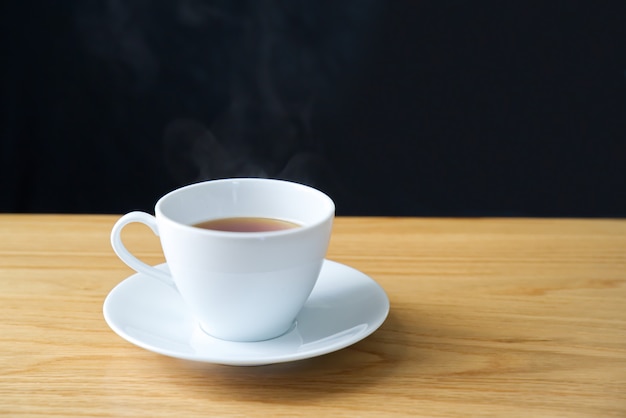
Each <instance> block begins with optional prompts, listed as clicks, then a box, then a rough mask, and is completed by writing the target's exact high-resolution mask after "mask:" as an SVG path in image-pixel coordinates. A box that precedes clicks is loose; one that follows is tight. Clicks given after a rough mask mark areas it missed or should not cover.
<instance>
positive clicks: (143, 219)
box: [111, 211, 176, 289]
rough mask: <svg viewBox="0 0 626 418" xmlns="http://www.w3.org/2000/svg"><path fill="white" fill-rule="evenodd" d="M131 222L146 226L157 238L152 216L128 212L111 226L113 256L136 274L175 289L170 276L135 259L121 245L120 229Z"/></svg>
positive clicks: (157, 231)
mask: <svg viewBox="0 0 626 418" xmlns="http://www.w3.org/2000/svg"><path fill="white" fill-rule="evenodd" d="M133 222H138V223H142V224H144V225H146V226H148V227H149V228H150V229H151V230H152V232H154V234H155V235H156V236H159V228H158V227H157V222H156V218H155V217H154V216H152V215H150V214H148V213H145V212H139V211H135V212H129V213H127V214H126V215H124V216H122V217H121V218H120V219H118V221H117V222H116V223H115V225H113V229H112V230H111V246H112V247H113V251H115V254H117V256H118V257H119V258H120V260H122V261H123V262H124V263H126V265H128V267H130V268H132V269H133V270H135V271H136V272H138V273H143V274H146V275H148V276H151V277H154V278H155V279H159V280H160V281H162V282H163V283H165V284H166V285H168V286H170V287H172V288H174V289H176V285H175V284H174V280H172V276H170V275H169V274H168V273H166V272H164V271H162V270H159V269H157V268H154V267H152V266H150V265H148V264H146V263H144V262H143V261H141V260H139V259H138V258H137V257H135V256H134V255H132V254H131V253H130V251H128V250H127V249H126V247H125V246H124V244H123V243H122V237H121V233H122V229H123V228H124V227H125V226H126V225H128V224H129V223H133Z"/></svg>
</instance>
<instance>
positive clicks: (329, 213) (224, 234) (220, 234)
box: [154, 177, 335, 238]
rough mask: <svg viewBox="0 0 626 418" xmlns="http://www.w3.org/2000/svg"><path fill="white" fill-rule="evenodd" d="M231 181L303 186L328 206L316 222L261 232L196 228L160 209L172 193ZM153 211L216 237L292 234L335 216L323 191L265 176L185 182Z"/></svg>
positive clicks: (165, 197)
mask: <svg viewBox="0 0 626 418" xmlns="http://www.w3.org/2000/svg"><path fill="white" fill-rule="evenodd" d="M232 182H245V183H254V182H263V183H265V182H273V183H283V184H288V185H290V186H294V187H299V188H303V189H306V190H308V191H309V192H313V193H316V194H318V195H319V196H320V197H321V198H323V199H324V200H325V201H326V205H327V206H328V209H327V213H326V214H324V215H323V216H320V219H319V220H317V221H316V222H312V223H308V224H306V225H301V227H299V228H292V229H283V230H279V231H261V232H235V231H217V230H212V229H203V228H197V227H194V226H193V225H189V224H186V223H182V222H179V221H177V220H174V219H172V218H171V217H170V216H168V215H166V214H165V213H164V212H163V211H162V210H161V206H162V205H163V203H164V202H165V201H166V200H167V199H170V198H172V197H173V196H174V195H177V194H179V193H184V192H185V191H187V190H189V189H193V188H197V187H201V186H203V185H205V184H207V183H212V184H215V183H232ZM154 211H155V215H156V217H157V219H158V218H161V219H162V220H165V221H167V222H169V223H171V224H173V225H176V226H177V227H180V228H183V229H186V230H189V231H191V230H193V231H194V232H196V233H198V234H204V235H211V236H216V237H228V238H259V237H274V236H282V235H292V234H296V233H301V232H303V231H308V230H311V229H313V228H316V227H318V226H319V225H322V224H324V223H326V222H328V220H329V219H332V218H334V216H335V202H334V201H333V199H332V198H331V197H330V196H328V195H327V194H326V193H324V192H323V191H321V190H319V189H316V188H315V187H312V186H308V185H306V184H302V183H297V182H294V181H290V180H283V179H275V178H265V177H229V178H222V179H212V180H201V181H198V182H195V183H190V184H187V185H185V186H182V187H179V188H176V189H174V190H171V191H170V192H168V193H166V194H165V195H163V196H161V197H160V198H159V199H158V200H157V202H156V204H155V207H154Z"/></svg>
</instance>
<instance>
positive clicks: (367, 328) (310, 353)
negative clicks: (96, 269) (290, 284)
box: [102, 259, 391, 366]
mask: <svg viewBox="0 0 626 418" xmlns="http://www.w3.org/2000/svg"><path fill="white" fill-rule="evenodd" d="M324 264H325V265H326V264H329V265H334V267H335V268H341V269H348V270H351V271H352V273H356V274H358V278H359V280H362V281H364V282H365V281H366V282H368V283H369V284H370V285H373V289H375V290H372V292H374V291H375V292H376V293H377V298H379V299H380V300H379V303H377V309H376V311H377V312H376V313H372V314H371V318H370V319H371V320H368V321H367V322H366V323H362V324H360V325H363V326H364V329H363V330H362V331H361V332H358V333H356V334H353V335H349V336H348V337H345V338H342V339H339V340H338V341H335V342H334V343H331V344H328V345H322V346H321V347H318V348H317V349H311V350H305V351H302V352H297V351H296V352H294V351H289V352H286V353H280V354H275V355H270V356H252V355H251V356H249V357H233V358H230V359H229V358H228V356H224V355H223V354H222V355H211V354H207V353H206V352H203V353H200V354H199V353H194V354H189V353H183V352H180V351H176V350H173V349H167V348H163V347H159V346H158V345H154V344H150V343H147V342H145V341H142V340H141V339H139V338H137V337H136V336H134V335H131V334H129V333H127V332H125V331H124V330H123V329H122V328H121V327H120V326H119V324H118V323H117V322H118V321H116V320H115V319H113V318H112V315H113V313H112V312H111V308H110V304H111V300H112V298H114V297H116V296H117V295H118V294H119V293H120V292H123V291H124V290H123V287H125V286H127V285H129V283H130V282H131V281H135V280H138V279H140V278H148V279H149V276H147V275H146V274H144V273H134V274H132V275H130V276H128V277H126V278H125V279H123V280H122V281H120V282H119V283H117V284H116V285H115V286H114V287H113V289H111V291H110V292H109V293H108V294H107V296H106V298H105V300H104V303H103V307H102V309H103V315H104V319H105V322H106V323H107V325H108V326H109V327H110V328H111V329H112V330H113V332H115V333H116V334H117V335H118V336H119V337H121V338H122V339H124V340H126V341H127V342H129V343H131V344H133V345H135V346H138V347H140V348H143V349H145V350H147V351H150V352H153V353H157V354H161V355H164V356H167V357H172V358H177V359H181V360H188V361H196V362H202V363H212V364H222V365H230V366H261V365H268V364H278V363H286V362H292V361H299V360H304V359H308V358H313V357H318V356H322V355H325V354H329V353H332V352H335V351H339V350H342V349H344V348H346V347H349V346H351V345H353V344H355V343H357V342H359V341H362V340H363V339H365V338H367V337H368V336H370V335H371V334H373V333H374V332H375V331H376V330H377V329H378V328H380V327H381V326H382V324H383V323H384V322H385V320H386V319H387V317H388V315H389V311H390V307H391V306H390V301H389V297H388V295H387V293H386V292H385V290H384V289H383V288H382V286H380V284H379V283H378V282H376V281H375V280H374V279H373V278H371V277H370V276H369V275H367V274H365V273H363V272H361V271H360V270H357V269H355V268H354V267H351V266H348V265H346V264H343V263H339V262H337V261H333V260H329V259H324ZM154 267H155V268H159V269H166V268H167V263H161V264H158V265H155V266H154ZM322 271H323V270H322ZM320 274H321V273H320ZM316 287H317V285H316ZM169 291H172V292H175V290H174V289H171V288H170V289H169ZM314 291H315V288H314V289H313V292H314ZM313 292H312V294H313ZM307 303H308V302H307ZM305 306H306V304H305ZM186 313H188V312H186ZM299 318H300V314H299V315H298V317H296V320H295V325H294V326H292V328H291V329H290V330H289V331H288V332H287V333H285V334H283V335H281V336H279V337H276V338H274V339H272V340H268V341H273V340H278V339H280V338H282V337H285V336H286V335H288V334H289V333H290V332H292V331H294V330H295V329H298V324H297V322H298V319H299ZM195 326H198V324H196V325H195ZM350 329H351V328H346V329H345V330H342V331H340V332H343V331H347V330H350ZM208 337H209V338H213V339H215V340H219V339H217V338H215V337H211V336H208ZM322 340H323V338H321V339H319V340H318V341H322ZM219 341H220V342H221V343H223V344H229V345H230V344H232V345H233V346H237V345H247V346H251V345H255V344H262V343H266V342H267V341H258V342H236V341H224V340H219Z"/></svg>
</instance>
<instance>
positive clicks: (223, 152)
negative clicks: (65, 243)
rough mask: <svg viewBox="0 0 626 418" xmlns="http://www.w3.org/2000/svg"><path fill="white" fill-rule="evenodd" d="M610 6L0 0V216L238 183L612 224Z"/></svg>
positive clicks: (621, 193)
mask: <svg viewBox="0 0 626 418" xmlns="http://www.w3.org/2000/svg"><path fill="white" fill-rule="evenodd" d="M625 4H626V3H624V2H623V1H616V2H591V1H588V2H584V1H546V2H543V1H542V2H533V1H528V2H515V3H513V2H496V1H482V2H481V1H478V2H470V1H461V0H458V1H409V0H406V1H393V0H392V1H386V2H383V1H375V0H369V1H366V0H363V1H358V0H353V1H347V0H345V1H338V2H331V1H319V2H312V1H311V2H305V1H292V2H280V1H267V0H265V1H256V2H253V1H241V2H225V1H200V0H178V1H165V0H162V1H157V0H155V1H145V0H135V1H126V2H123V1H119V0H115V1H114V0H103V1H89V0H86V1H78V0H76V1H65V2H48V1H43V0H42V1H39V2H37V1H31V2H27V1H23V2H18V1H5V2H3V3H2V5H1V6H0V7H1V10H2V16H1V19H2V38H1V45H2V56H3V57H4V58H3V64H2V70H1V71H2V73H1V76H2V91H1V96H2V97H1V99H2V107H1V111H2V114H1V119H0V121H1V125H0V128H1V131H0V133H1V145H0V146H1V148H0V153H1V156H0V163H1V164H0V187H1V197H0V199H1V200H0V211H3V212H90V213H123V212H128V211H130V210H134V209H142V210H146V211H151V210H152V207H153V205H154V202H155V201H156V199H157V198H158V197H159V196H160V195H162V194H164V193H165V192H167V191H169V190H171V189H173V188H175V187H178V186H180V185H183V184H187V183H190V182H193V181H197V180H202V179H207V178H217V177H227V176H249V175H252V176H269V177H282V178H288V179H293V180H296V181H301V182H305V183H308V184H312V185H314V186H316V187H319V188H321V189H323V190H325V191H327V192H328V193H329V194H331V196H332V197H333V198H334V199H335V200H336V203H337V212H338V214H339V215H408V216H565V217H574V216H575V217H624V216H626V164H625V160H626V158H625V157H626V151H625V150H626V32H625V30H624V26H625V24H624V22H625V21H626V6H625ZM209 130H210V131H211V132H212V134H209V133H208V132H209Z"/></svg>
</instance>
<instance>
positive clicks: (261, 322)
mask: <svg viewBox="0 0 626 418" xmlns="http://www.w3.org/2000/svg"><path fill="white" fill-rule="evenodd" d="M154 211H155V216H152V215H149V214H148V213H145V212H130V213H128V214H126V215H124V216H122V217H121V218H120V219H119V220H118V221H117V223H116V224H115V225H114V226H113V229H112V231H111V245H112V246H113V249H114V251H115V253H116V254H117V255H118V257H119V258H120V259H121V260H122V261H124V262H125V263H126V264H127V265H128V266H129V267H131V268H132V269H134V270H136V271H137V272H139V273H143V274H146V275H148V276H151V277H153V278H155V279H159V280H161V281H162V282H164V283H166V284H168V285H170V286H172V287H174V288H175V289H176V290H177V291H178V292H179V293H180V295H181V296H182V298H183V300H184V301H185V303H186V304H187V306H188V308H189V310H190V312H192V313H193V315H194V316H195V317H196V318H197V320H198V322H199V324H200V326H201V328H202V329H203V330H204V331H205V332H206V333H208V334H210V335H211V336H214V337H216V338H220V339H223V340H229V341H261V340H267V339H271V338H275V337H278V336H280V335H282V334H284V333H285V332H287V331H288V330H289V329H290V328H291V327H292V325H293V323H294V321H295V318H296V316H297V315H298V313H299V312H300V310H301V309H302V307H303V306H304V303H305V302H306V300H307V298H308V297H309V295H310V293H311V291H312V290H313V287H314V286H315V283H316V281H317V278H318V276H319V272H320V269H321V266H322V263H323V261H324V258H325V256H326V251H327V249H328V243H329V240H330V234H331V229H332V223H333V218H334V215H335V205H334V203H333V201H332V200H331V199H330V198H329V197H328V196H327V195H326V194H324V193H322V192H321V191H319V190H316V189H313V188H311V187H308V186H304V185H301V184H297V183H292V182H288V181H283V180H271V179H257V178H246V179H243V178H235V179H224V180H213V181H206V182H202V183H197V184H192V185H189V186H185V187H182V188H180V189H177V190H174V191H172V192H170V193H168V194H166V195H165V196H163V197H162V198H161V199H159V201H158V202H157V203H156V206H155V210H154ZM231 217H262V218H274V219H280V220H285V221H289V222H293V223H296V224H298V225H300V226H299V227H297V228H292V229H286V230H281V231H272V232H224V231H215V230H209V229H203V228H198V227H195V226H193V225H195V224H197V223H200V222H203V221H206V220H211V219H220V218H231ZM131 222H139V223H143V224H145V225H147V226H149V227H150V228H151V229H152V231H153V232H154V233H155V234H156V235H158V236H159V237H160V240H161V246H162V248H163V253H164V255H165V259H166V261H167V265H168V268H169V272H170V274H168V273H166V272H164V271H162V270H159V269H157V268H155V267H152V266H149V265H148V264H146V263H144V262H142V261H140V260H139V259H137V258H136V257H135V256H134V255H132V254H131V253H130V252H129V251H128V250H127V249H126V248H125V247H124V244H123V243H122V240H121V236H120V234H121V231H122V229H123V228H124V226H125V225H127V224H129V223H131Z"/></svg>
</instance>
